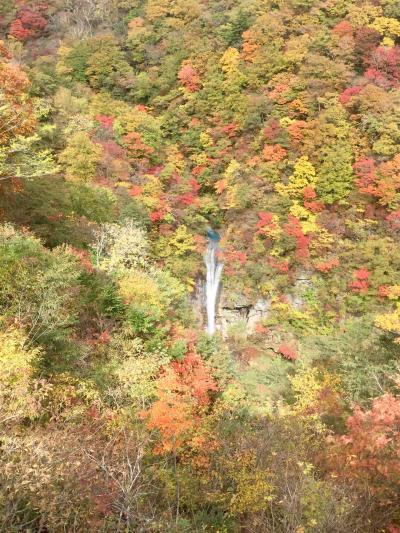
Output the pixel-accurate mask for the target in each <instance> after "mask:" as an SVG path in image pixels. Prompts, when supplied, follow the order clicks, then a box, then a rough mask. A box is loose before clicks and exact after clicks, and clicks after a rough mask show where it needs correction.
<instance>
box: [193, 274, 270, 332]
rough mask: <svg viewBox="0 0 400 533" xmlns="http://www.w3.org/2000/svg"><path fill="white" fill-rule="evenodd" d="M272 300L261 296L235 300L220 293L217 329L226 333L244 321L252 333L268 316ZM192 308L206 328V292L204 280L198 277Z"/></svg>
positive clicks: (200, 323)
mask: <svg viewBox="0 0 400 533" xmlns="http://www.w3.org/2000/svg"><path fill="white" fill-rule="evenodd" d="M270 306H271V300H266V299H264V298H259V299H258V300H257V301H256V302H250V301H249V300H247V299H246V298H245V297H243V296H240V297H237V298H235V300H228V299H227V298H225V296H224V295H223V293H222V294H220V295H219V299H218V302H217V310H216V329H217V331H220V332H221V333H222V335H226V334H227V331H228V329H229V327H230V326H232V325H233V324H236V323H238V322H242V323H243V322H244V323H245V325H246V331H247V333H252V332H253V331H254V329H255V326H256V324H257V322H258V321H259V320H261V319H263V318H266V317H267V316H268V312H269V309H270ZM192 308H193V311H194V314H195V317H196V321H197V322H198V324H199V325H200V327H201V328H202V329H206V324H207V317H206V294H205V285H204V280H202V279H198V280H197V283H196V289H195V291H194V293H193V296H192Z"/></svg>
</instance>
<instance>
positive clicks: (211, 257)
mask: <svg viewBox="0 0 400 533" xmlns="http://www.w3.org/2000/svg"><path fill="white" fill-rule="evenodd" d="M207 233H208V237H209V240H208V246H207V250H206V253H205V256H204V262H205V264H206V267H207V280H206V308H207V333H208V334H209V335H213V334H214V333H215V311H216V306H217V298H218V291H219V286H220V283H221V275H222V269H223V267H224V265H223V263H220V262H219V261H218V258H217V251H218V250H219V235H218V233H216V232H214V231H208V232H207Z"/></svg>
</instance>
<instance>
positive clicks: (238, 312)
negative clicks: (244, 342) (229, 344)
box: [217, 298, 271, 334]
mask: <svg viewBox="0 0 400 533" xmlns="http://www.w3.org/2000/svg"><path fill="white" fill-rule="evenodd" d="M270 307H271V300H266V299H264V298H259V299H258V300H257V301H256V302H254V303H248V302H247V303H244V302H243V303H238V304H236V305H232V304H231V305H228V304H227V303H224V302H221V303H220V305H219V308H218V314H217V326H218V327H219V329H220V331H222V333H223V334H226V332H227V331H228V329H229V326H231V325H232V324H234V323H236V322H240V321H242V322H244V323H245V324H246V331H247V333H253V332H254V330H255V326H256V324H257V322H259V321H260V320H262V319H263V318H266V317H267V316H268V313H269V309H270Z"/></svg>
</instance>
